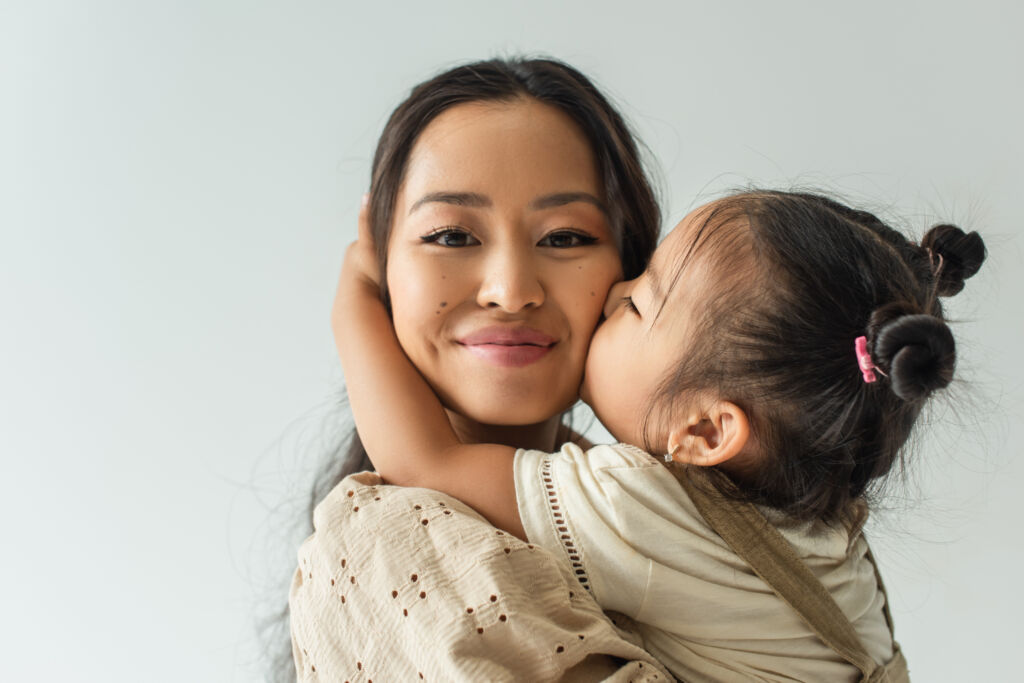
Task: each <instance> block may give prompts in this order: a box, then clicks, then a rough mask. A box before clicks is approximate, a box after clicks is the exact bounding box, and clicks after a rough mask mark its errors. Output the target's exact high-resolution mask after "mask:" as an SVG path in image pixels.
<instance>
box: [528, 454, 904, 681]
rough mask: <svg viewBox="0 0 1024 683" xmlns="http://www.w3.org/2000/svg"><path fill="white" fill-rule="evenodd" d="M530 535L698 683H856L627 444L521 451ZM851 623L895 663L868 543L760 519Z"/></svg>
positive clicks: (871, 651)
mask: <svg viewBox="0 0 1024 683" xmlns="http://www.w3.org/2000/svg"><path fill="white" fill-rule="evenodd" d="M515 480H516V497H517V499H518V502H519V512H520V516H521V518H522V521H523V527H524V528H525V529H526V535H527V538H528V539H529V540H530V541H531V542H533V543H537V544H538V545H540V546H542V547H544V548H547V549H549V550H551V551H552V552H555V553H561V554H562V557H563V559H564V561H565V562H567V563H569V564H570V566H571V568H572V571H573V573H574V574H575V575H576V576H577V577H578V580H579V581H580V582H581V583H582V584H583V585H585V586H586V587H587V588H588V589H589V590H590V591H591V592H592V593H593V595H594V597H595V598H596V599H597V602H598V604H599V605H601V606H602V607H603V608H605V609H606V610H615V611H618V612H621V613H623V614H625V615H627V616H629V617H631V618H632V619H634V620H635V621H636V632H637V633H638V634H639V635H640V636H641V639H642V644H643V646H644V647H645V648H646V649H647V650H648V651H649V652H650V653H651V654H653V655H654V656H656V657H657V658H658V661H660V662H661V663H662V664H664V665H665V666H666V667H668V669H669V670H670V671H671V672H672V673H674V674H675V675H676V676H677V677H679V678H680V679H682V680H686V681H794V680H796V681H856V680H858V679H859V678H860V672H859V671H858V670H857V669H856V668H855V667H854V666H853V665H851V664H849V663H847V662H846V661H844V660H843V659H841V658H840V657H839V655H838V654H836V652H835V651H833V650H832V649H831V648H829V647H828V646H827V645H825V643H824V642H823V641H822V640H821V639H820V638H819V637H818V635H816V634H815V633H814V632H813V631H812V630H811V628H810V627H809V626H808V625H807V624H806V623H805V622H804V621H803V619H801V618H800V616H799V615H798V614H797V612H796V611H795V610H794V609H793V608H791V607H790V606H789V605H787V604H786V603H785V602H783V601H782V599H781V598H780V597H779V596H778V595H776V593H775V592H774V591H773V590H772V589H771V588H770V587H769V586H768V584H766V583H765V582H764V581H763V580H762V579H761V578H760V577H759V576H758V575H756V574H755V573H754V571H753V570H752V569H751V568H750V566H749V565H748V564H747V563H746V562H745V561H744V560H743V559H741V558H740V557H739V556H738V555H736V553H735V552H734V551H733V550H732V548H730V547H729V546H728V544H726V542H725V541H724V540H722V538H721V537H720V536H719V535H718V534H716V533H715V532H714V531H713V530H712V529H711V528H710V527H709V526H708V525H707V523H706V522H705V521H704V518H703V517H702V516H701V514H700V512H699V511H698V510H697V508H696V507H695V506H694V503H693V501H692V500H691V499H690V498H689V496H688V495H687V494H686V491H685V490H684V489H683V487H682V486H680V485H679V482H678V481H677V480H676V478H675V477H674V476H673V475H672V473H671V472H669V470H668V469H667V468H666V467H665V466H664V465H663V464H662V463H661V462H659V461H658V460H656V459H655V458H654V457H652V456H651V455H650V454H648V453H645V452H644V451H642V450H640V449H638V448H635V447H633V446H627V445H625V444H618V445H611V446H595V447H593V448H591V449H589V450H586V451H584V450H583V449H581V448H580V447H579V446H577V445H576V444H572V443H567V444H565V446H563V447H562V449H561V450H560V451H558V452H556V453H545V452H542V451H524V450H520V451H517V452H516V458H515ZM762 512H763V513H764V514H765V516H766V517H767V518H768V519H769V521H771V522H772V523H773V525H774V526H776V528H778V530H779V531H780V532H781V534H782V536H783V537H784V538H785V540H786V541H788V542H789V544H790V545H791V546H792V548H793V550H794V551H795V552H796V555H797V557H798V558H799V559H800V560H802V561H803V562H804V564H806V565H807V566H808V568H809V569H810V570H811V572H812V573H813V574H814V576H815V577H816V578H817V579H818V580H819V581H820V582H821V583H822V585H824V587H825V588H826V590H827V591H828V592H829V594H831V595H832V597H833V599H834V600H835V601H836V603H837V604H838V606H839V607H840V609H841V610H842V611H843V613H844V614H845V615H846V617H847V618H848V619H849V620H850V621H851V622H852V624H853V626H854V629H855V630H856V632H857V635H858V636H859V638H860V640H861V642H862V643H863V645H864V647H865V648H866V650H867V653H868V655H869V656H870V657H871V658H872V659H873V660H874V661H875V662H877V663H880V664H884V663H886V662H888V661H889V660H890V659H891V658H892V657H893V642H892V634H891V632H890V630H889V627H888V624H887V623H886V620H885V615H884V612H883V606H884V604H885V596H884V594H883V593H882V591H881V590H880V589H879V586H878V582H877V579H876V576H875V570H874V566H873V565H872V564H871V562H870V560H869V559H868V558H867V557H866V555H867V551H868V546H867V543H866V542H865V540H864V538H863V537H862V536H857V537H856V538H854V539H852V540H851V538H850V535H849V533H848V532H847V530H846V528H845V527H842V526H838V525H837V526H829V525H826V524H824V523H822V522H813V523H811V522H808V523H801V524H784V523H783V518H781V517H780V515H779V514H778V513H772V512H771V511H768V510H763V511H762Z"/></svg>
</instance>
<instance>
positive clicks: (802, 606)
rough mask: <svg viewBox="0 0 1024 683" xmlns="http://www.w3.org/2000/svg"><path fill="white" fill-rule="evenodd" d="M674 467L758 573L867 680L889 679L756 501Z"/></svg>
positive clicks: (698, 473)
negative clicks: (714, 490)
mask: <svg viewBox="0 0 1024 683" xmlns="http://www.w3.org/2000/svg"><path fill="white" fill-rule="evenodd" d="M669 469H670V470H672V472H673V474H675V476H676V478H677V479H678V480H679V482H680V483H681V484H682V486H683V488H684V489H685V490H686V493H687V494H688V495H689V496H690V498H691V499H692V500H693V502H694V505H696V506H697V510H698V511H699V512H700V514H701V516H702V517H704V520H705V521H706V522H707V523H708V525H709V526H710V527H711V528H712V529H714V530H715V532H716V533H717V534H718V535H719V536H721V537H722V539H723V540H724V541H725V542H726V543H728V544H729V547H730V548H732V549H733V551H734V552H735V553H736V554H737V555H739V556H740V557H741V558H743V560H745V561H746V562H747V564H749V565H750V567H751V569H753V570H754V573H756V574H757V575H758V576H760V577H761V578H762V579H763V580H764V582H765V583H767V584H768V585H769V586H771V588H772V590H773V591H775V593H776V594H777V595H778V596H779V597H780V598H782V599H783V600H784V601H785V602H786V603H787V604H789V606H790V607H792V608H793V609H794V610H796V613H797V614H798V615H800V618H801V619H803V620H804V621H805V622H806V623H807V625H808V626H810V627H811V630H813V631H814V632H815V633H816V634H817V635H818V637H819V638H821V640H822V641H823V642H824V643H825V644H826V645H828V646H829V647H830V648H832V649H833V650H835V651H836V652H837V653H838V654H839V656H840V657H842V658H843V659H845V660H846V661H848V662H849V663H850V664H852V665H854V666H855V667H857V668H858V669H859V670H860V672H861V675H862V679H861V680H862V681H868V682H870V683H874V682H875V681H885V680H889V679H888V677H887V674H886V669H885V668H884V667H881V666H879V665H878V664H876V663H875V661H874V660H873V659H872V658H871V656H870V655H869V654H868V653H867V651H866V650H865V649H864V645H863V644H862V643H861V640H860V637H859V636H858V635H857V632H856V631H855V630H854V628H853V624H851V623H850V620H849V619H848V618H847V617H846V615H845V614H843V611H842V610H841V609H840V608H839V605H837V604H836V602H835V600H833V599H832V596H831V595H830V594H829V592H828V591H827V590H825V587H824V586H823V585H822V584H821V581H819V580H818V578H817V577H816V576H814V574H813V573H812V572H811V570H810V569H809V568H808V567H807V565H806V564H804V562H803V561H802V560H801V559H800V558H799V557H797V555H796V553H795V552H794V551H793V547H792V546H791V545H790V544H789V542H788V541H786V539H785V538H783V536H782V534H780V533H779V531H778V530H777V529H776V528H775V527H774V526H772V525H771V524H770V523H769V522H768V520H767V519H765V517H764V515H762V514H761V512H760V511H759V510H758V509H757V508H756V507H754V506H753V505H751V504H750V503H744V502H741V501H737V500H731V499H729V498H727V497H725V496H715V495H713V494H711V493H710V489H711V487H710V484H709V482H707V480H706V475H704V474H703V473H702V472H701V471H700V470H697V469H696V468H685V469H684V468H679V467H670V468H669ZM688 475H689V476H688ZM691 477H693V478H697V479H698V482H697V483H695V482H694V481H692V480H691Z"/></svg>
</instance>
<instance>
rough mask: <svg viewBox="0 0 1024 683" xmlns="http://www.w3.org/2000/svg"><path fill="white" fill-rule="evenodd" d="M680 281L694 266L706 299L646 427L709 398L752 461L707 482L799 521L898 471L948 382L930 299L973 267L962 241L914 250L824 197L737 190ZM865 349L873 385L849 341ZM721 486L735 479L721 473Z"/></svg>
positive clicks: (952, 355) (969, 241)
mask: <svg viewBox="0 0 1024 683" xmlns="http://www.w3.org/2000/svg"><path fill="white" fill-rule="evenodd" d="M700 220H701V221H702V223H701V226H700V229H699V230H698V231H697V232H696V236H695V238H694V241H693V242H692V243H691V245H690V246H689V250H688V253H687V254H686V255H685V256H684V257H683V259H682V260H681V262H680V263H679V264H677V274H676V277H678V271H679V269H682V268H686V267H688V266H689V265H690V264H692V260H693V259H695V258H706V259H709V260H708V261H707V265H709V267H711V268H712V269H713V271H712V272H718V273H722V274H723V276H722V277H721V278H716V280H717V281H718V284H716V285H715V286H713V287H711V288H709V292H708V293H707V294H708V296H706V297H704V298H702V300H701V304H700V306H699V308H696V307H695V311H694V314H695V315H696V316H697V320H698V321H699V322H698V323H697V331H696V332H695V334H694V335H693V336H692V337H690V338H689V339H688V340H687V349H686V352H685V353H684V354H683V356H684V358H683V360H682V361H681V362H680V363H679V364H678V365H677V367H675V368H674V370H673V372H672V373H671V375H670V376H669V377H668V378H667V379H666V380H665V381H664V383H663V386H662V391H661V392H659V395H658V396H657V397H656V398H655V399H653V404H652V405H653V412H652V417H651V420H652V421H653V420H655V419H665V418H666V417H670V416H671V407H672V405H673V403H675V402H678V401H680V400H681V399H683V398H684V397H686V398H689V397H693V396H696V395H698V393H699V392H702V391H709V390H710V391H713V392H715V393H716V395H717V396H719V397H721V398H722V399H725V400H729V401H732V402H733V403H735V404H737V405H738V406H739V407H740V408H742V409H743V410H744V411H745V412H746V414H747V417H748V419H749V422H750V429H751V444H753V445H754V447H755V448H756V450H757V453H758V455H759V457H760V460H759V462H758V465H757V467H755V468H751V470H752V471H750V472H744V473H743V474H742V475H738V476H735V477H734V480H728V478H727V477H724V475H722V474H721V473H720V472H719V473H717V475H716V476H713V477H712V479H711V481H712V482H717V485H718V488H719V489H720V490H721V491H723V492H725V493H728V494H729V495H734V496H737V497H740V498H743V499H745V500H749V501H752V502H755V503H759V504H763V505H767V506H770V507H773V508H776V509H779V510H782V511H784V512H786V513H789V514H790V515H792V516H793V517H796V518H799V519H836V518H840V517H843V516H844V515H845V514H846V513H847V512H848V511H849V510H850V509H851V503H853V502H854V501H857V500H859V499H862V498H863V497H864V496H865V494H866V493H867V492H868V491H869V488H870V487H871V486H872V485H873V483H877V482H880V481H881V480H882V479H883V478H884V476H885V475H886V474H888V473H889V471H890V470H891V469H892V467H893V465H894V463H896V462H897V460H898V459H899V457H900V454H901V452H902V449H903V446H904V444H905V443H906V442H907V440H908V438H909V437H910V433H911V429H912V427H913V425H914V422H915V420H916V419H917V417H918V415H919V413H920V411H921V408H922V406H923V405H924V403H925V400H926V399H927V398H928V397H929V396H930V395H931V394H932V392H933V391H935V390H937V389H942V388H943V387H945V386H947V385H948V384H949V383H950V381H951V380H952V378H953V370H954V366H955V363H956V349H955V345H954V341H953V335H952V333H951V332H950V330H949V327H948V326H947V324H946V320H945V318H944V316H943V311H942V305H941V303H940V302H939V299H938V297H940V296H950V295H952V294H956V293H957V292H959V291H960V290H961V289H963V284H964V280H965V279H966V278H969V277H971V276H972V275H974V274H975V273H976V272H977V271H978V268H979V267H980V266H981V264H982V262H983V261H984V260H985V255H986V253H985V245H984V242H983V241H982V239H981V237H980V236H979V235H978V234H977V233H976V232H971V233H965V232H964V231H962V230H961V229H960V228H958V227H956V226H953V225H948V224H943V225H937V226H935V227H933V228H932V229H931V230H929V231H928V233H927V234H926V235H925V236H924V239H923V240H922V241H921V243H920V244H914V243H912V242H910V241H909V240H907V238H906V237H905V236H904V235H903V234H901V233H900V232H898V231H896V230H894V229H892V228H890V227H889V226H887V225H886V224H885V223H883V222H882V221H881V220H879V219H878V218H877V217H876V216H874V215H872V214H870V213H867V212H865V211H858V210H855V209H851V208H849V207H847V206H845V205H843V204H841V203H839V202H837V201H835V200H833V199H830V198H828V197H825V196H821V195H815V194H808V193H796V192H772V191H749V192H743V193H739V194H735V195H733V196H730V197H727V198H725V199H722V200H719V201H718V202H715V203H713V204H711V205H710V206H709V207H708V209H707V211H706V212H705V213H704V215H702V216H701V217H700ZM860 336H865V337H866V338H867V348H868V350H869V352H870V355H871V358H872V360H873V362H874V364H875V365H876V366H877V368H878V369H879V370H880V372H878V377H877V379H878V381H876V382H874V383H867V382H865V381H864V379H863V376H862V373H861V371H860V369H859V368H858V366H857V357H856V354H855V352H854V342H855V340H856V339H857V338H858V337H860ZM734 474H735V473H734Z"/></svg>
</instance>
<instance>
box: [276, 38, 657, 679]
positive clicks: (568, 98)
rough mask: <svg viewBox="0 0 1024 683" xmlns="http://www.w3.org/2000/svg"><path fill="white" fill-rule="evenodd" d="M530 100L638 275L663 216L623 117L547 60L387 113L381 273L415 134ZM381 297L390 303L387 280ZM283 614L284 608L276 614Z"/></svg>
mask: <svg viewBox="0 0 1024 683" xmlns="http://www.w3.org/2000/svg"><path fill="white" fill-rule="evenodd" d="M518 99H533V100H537V101H539V102H542V103H544V104H547V105H550V106H552V107H555V108H556V109H558V110H560V111H561V112H563V113H565V114H566V115H568V116H569V117H570V118H571V119H572V120H573V121H574V122H575V123H576V125H577V126H579V128H580V130H581V131H582V132H583V133H584V135H585V136H586V138H587V140H588V142H589V143H590V146H591V149H592V151H593V153H594V158H595V161H596V163H597V170H598V174H599V177H600V179H601V181H602V184H603V188H604V193H605V197H604V199H605V204H606V205H607V206H608V209H609V221H610V224H611V228H612V232H613V234H614V235H615V238H616V243H617V245H618V248H619V254H620V255H621V257H622V268H623V271H624V273H625V275H626V277H627V278H633V277H636V276H637V275H639V274H640V273H641V272H642V271H643V269H644V267H645V266H646V265H647V261H648V259H649V258H650V256H651V253H652V252H653V251H654V247H655V246H656V244H657V240H658V227H659V223H660V218H661V212H660V208H659V206H658V201H657V198H656V197H655V193H654V190H653V188H652V186H651V184H650V181H649V180H648V178H647V175H646V173H645V170H644V165H643V161H642V159H641V156H640V152H639V150H638V147H637V143H636V141H635V140H634V138H633V134H632V133H631V132H630V130H629V128H628V126H627V125H626V123H625V121H624V120H623V118H622V116H621V115H620V114H619V113H618V111H616V109H615V108H614V107H613V106H612V105H611V103H609V102H608V100H607V99H605V97H604V96H603V95H602V94H601V92H600V91H599V90H598V89H597V88H596V87H595V86H594V85H593V84H592V83H591V82H590V80H588V79H587V77H586V76H584V75H583V74H581V73H580V72H579V71H577V70H576V69H574V68H572V67H571V66H569V65H568V64H565V63H563V62H559V61H556V60H553V59H525V58H513V59H491V60H487V61H481V62H474V63H470V64H464V65H462V66H458V67H455V68H453V69H451V70H449V71H445V72H443V73H441V74H438V75H437V76H434V77H433V78H431V79H430V80H427V81H425V82H423V83H420V84H419V85H417V86H416V87H415V88H413V89H412V92H411V93H410V94H409V96H408V97H407V98H406V99H405V101H403V102H402V103H401V104H399V105H398V107H397V108H396V109H395V110H394V112H392V114H391V117H390V118H389V119H388V122H387V124H386V125H385V126H384V130H383V132H382V133H381V136H380V140H379V142H378V144H377V151H376V153H375V154H374V157H373V167H372V171H371V174H370V192H369V194H370V197H369V217H370V229H371V231H372V233H373V237H374V242H375V243H376V245H377V256H378V260H379V263H380V266H381V272H382V273H383V272H386V268H387V246H388V239H389V237H390V235H391V227H392V222H393V221H392V219H393V211H394V205H395V199H396V197H397V195H398V190H399V187H400V186H401V184H402V180H403V178H404V176H405V171H406V166H407V163H408V160H409V155H410V154H411V152H412V149H413V147H414V145H415V144H416V140H417V139H418V138H419V135H420V133H422V132H423V130H424V129H425V128H426V127H427V125H428V124H430V122H431V121H433V120H434V119H435V118H436V117H437V116H438V115H440V114H442V113H443V112H445V111H446V110H448V109H450V108H452V107H455V106H457V105H459V104H467V103H472V102H514V101H516V100H518ZM381 298H382V299H383V301H384V302H385V304H388V305H390V299H389V297H388V292H387V279H386V278H381ZM372 469H373V466H372V465H371V463H370V460H369V458H368V457H367V455H366V450H365V449H364V448H363V445H362V443H361V442H360V441H359V437H358V435H357V434H356V433H355V432H354V431H353V432H352V434H351V436H350V437H349V439H348V440H347V442H344V443H341V444H338V446H337V447H336V448H334V449H332V450H331V451H330V452H329V453H328V454H327V459H326V461H325V464H324V467H323V469H322V470H321V471H320V472H319V473H318V474H317V477H316V479H315V481H314V485H313V490H312V491H311V493H310V497H309V507H308V515H309V528H310V530H311V529H312V513H313V509H314V508H315V507H316V506H317V504H319V502H320V501H321V500H323V498H324V497H325V496H326V495H327V494H328V493H329V492H330V491H331V489H333V488H334V487H335V486H336V485H337V484H338V482H340V481H341V480H342V479H344V478H345V477H346V476H348V475H349V474H352V473H353V472H359V471H363V470H372ZM286 614H287V610H285V612H284V613H283V615H282V616H284V615H286ZM291 664H292V663H291V658H290V650H289V653H288V655H287V656H281V657H279V661H278V662H277V663H276V666H275V668H276V669H277V671H276V672H275V673H274V674H273V676H274V677H277V678H281V679H282V680H283V679H284V678H288V677H289V676H290V677H291V680H294V671H293V670H291V669H290V667H291Z"/></svg>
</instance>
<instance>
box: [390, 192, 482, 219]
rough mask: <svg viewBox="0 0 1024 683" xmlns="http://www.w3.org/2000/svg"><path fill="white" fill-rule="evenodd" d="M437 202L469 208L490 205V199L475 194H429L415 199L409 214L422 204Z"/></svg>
mask: <svg viewBox="0 0 1024 683" xmlns="http://www.w3.org/2000/svg"><path fill="white" fill-rule="evenodd" d="M432 202H437V203H439V204H454V205H456V206H469V207H473V208H477V209H479V208H485V207H488V206H490V205H491V198H490V197H488V196H487V195H483V194H479V193H477V192H429V193H427V194H425V195H423V196H422V197H420V198H419V199H417V200H416V201H415V202H414V203H413V205H412V206H411V207H409V214H410V215H412V212H413V211H415V210H416V209H418V208H420V207H421V206H423V205H424V204H430V203H432Z"/></svg>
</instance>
